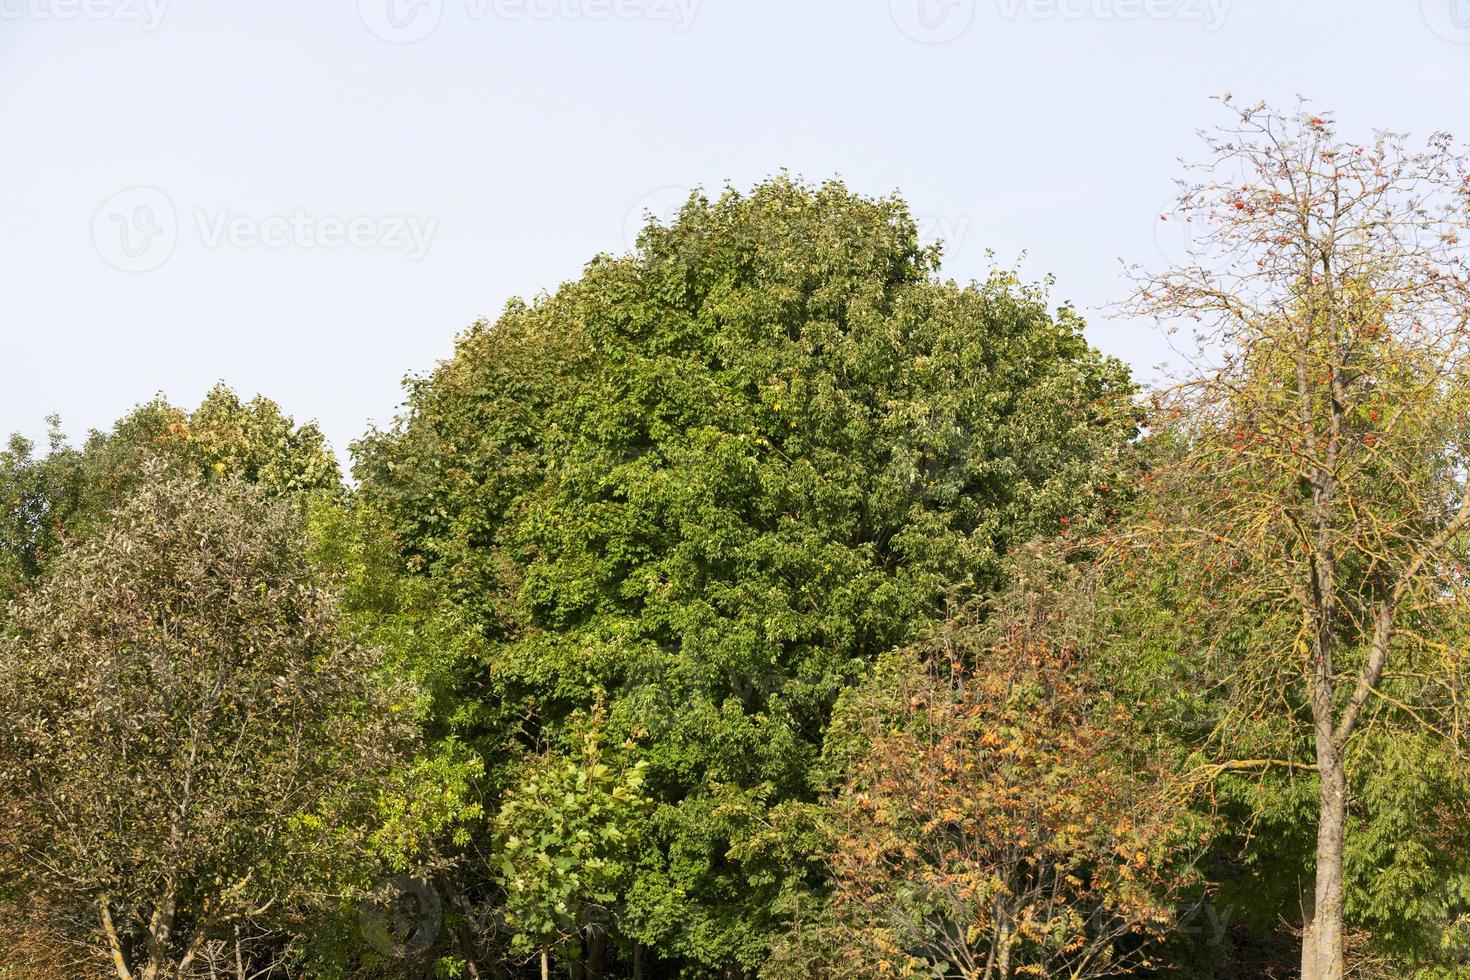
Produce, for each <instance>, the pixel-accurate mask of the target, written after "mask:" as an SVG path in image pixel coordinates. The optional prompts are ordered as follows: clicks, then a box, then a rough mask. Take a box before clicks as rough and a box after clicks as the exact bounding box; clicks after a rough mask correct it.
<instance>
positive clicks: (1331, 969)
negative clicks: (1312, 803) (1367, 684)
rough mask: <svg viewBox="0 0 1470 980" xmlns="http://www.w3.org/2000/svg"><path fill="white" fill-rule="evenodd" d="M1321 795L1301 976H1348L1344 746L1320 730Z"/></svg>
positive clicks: (1334, 979) (1325, 979)
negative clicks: (1344, 930) (1344, 923)
mask: <svg viewBox="0 0 1470 980" xmlns="http://www.w3.org/2000/svg"><path fill="white" fill-rule="evenodd" d="M1317 765H1318V768H1319V771H1320V781H1321V799H1320V802H1319V811H1320V812H1319V815H1318V818H1317V882H1316V888H1315V890H1314V892H1313V900H1312V916H1311V919H1310V921H1309V922H1307V923H1306V934H1305V936H1304V937H1303V940H1302V980H1343V972H1344V961H1343V949H1342V913H1343V878H1342V846H1343V837H1344V835H1345V832H1346V828H1347V777H1346V773H1345V771H1344V768H1343V760H1342V752H1341V750H1340V749H1338V747H1337V745H1336V744H1335V743H1334V741H1333V740H1332V738H1331V737H1330V736H1329V737H1327V738H1326V739H1324V738H1322V736H1321V735H1320V734H1319V735H1318V740H1317Z"/></svg>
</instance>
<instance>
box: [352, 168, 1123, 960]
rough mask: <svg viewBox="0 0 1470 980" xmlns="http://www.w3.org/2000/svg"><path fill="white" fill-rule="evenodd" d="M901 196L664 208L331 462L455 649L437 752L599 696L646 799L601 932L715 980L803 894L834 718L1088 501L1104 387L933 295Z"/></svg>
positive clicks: (976, 293)
mask: <svg viewBox="0 0 1470 980" xmlns="http://www.w3.org/2000/svg"><path fill="white" fill-rule="evenodd" d="M938 262H939V251H938V249H937V248H934V247H926V246H924V245H922V244H921V243H920V241H919V238H918V235H917V232H916V227H915V223H914V221H913V219H912V217H911V216H910V214H909V212H908V210H907V208H906V206H905V205H904V204H903V203H902V202H901V201H900V200H898V199H894V198H884V199H872V198H866V197H862V196H859V195H855V194H853V193H851V192H850V191H848V190H847V189H846V188H845V187H843V186H842V185H841V184H839V183H829V184H826V185H823V186H821V187H812V186H809V185H806V184H803V183H801V182H798V181H795V180H792V179H788V178H785V177H782V178H777V179H774V180H771V181H769V182H767V183H764V184H762V185H760V186H758V187H756V188H754V190H752V191H751V192H750V193H748V194H745V193H738V192H736V191H733V190H729V191H726V192H725V193H724V194H723V195H721V196H720V197H719V198H718V199H715V200H712V199H709V198H707V197H705V196H702V195H695V196H693V197H691V198H690V200H689V201H688V203H687V204H686V205H685V207H684V208H683V210H682V211H681V212H680V214H679V216H678V218H677V220H676V221H674V222H673V223H672V224H671V225H670V226H667V227H665V226H662V225H659V224H657V223H651V224H650V225H649V226H648V227H647V228H646V229H645V231H644V233H643V235H642V237H641V239H640V241H639V245H638V248H637V250H636V251H635V253H634V254H631V255H628V256H623V257H616V258H615V257H610V256H600V257H598V258H596V259H594V260H593V261H592V262H591V263H590V264H589V265H588V266H587V268H586V269H585V271H584V273H583V275H582V277H581V278H580V279H578V280H577V281H575V282H572V283H568V284H566V285H564V286H563V287H562V288H561V289H559V290H558V291H557V292H556V293H555V294H554V295H551V296H545V297H542V298H540V299H539V300H537V301H536V302H535V303H532V304H527V303H513V304H512V305H511V306H510V307H509V308H508V309H507V310H506V312H505V314H504V315H503V316H502V317H501V318H500V319H499V320H498V321H497V322H494V323H488V322H482V323H479V324H476V325H475V326H473V327H472V328H471V329H470V330H469V331H468V332H466V333H465V334H464V335H463V336H462V337H461V338H460V340H459V343H458V345H457V348H456V350H455V354H454V357H453V358H452V359H451V360H449V361H447V362H445V363H443V364H442V365H440V366H439V367H438V368H437V369H436V370H434V371H433V372H432V373H430V374H429V375H427V376H425V377H422V378H418V379H416V380H413V381H412V382H411V383H410V386H409V398H408V410H407V413H406V415H405V416H404V417H403V419H402V420H401V421H400V422H399V424H397V425H396V426H395V427H393V428H392V429H391V430H390V431H387V432H381V433H374V434H372V435H370V436H369V437H368V438H366V439H365V440H364V441H363V442H362V443H361V444H360V445H359V446H358V447H357V448H358V466H357V474H358V476H359V478H360V480H361V486H362V499H363V505H364V506H368V507H371V508H372V509H373V510H374V512H376V513H379V514H382V515H383V516H384V517H385V519H386V520H387V521H388V526H389V527H390V528H391V530H392V532H393V534H394V535H395V536H396V542H397V546H398V548H399V549H400V554H401V562H402V569H403V571H404V572H405V573H407V574H410V575H413V576H419V577H424V578H427V579H430V580H432V581H433V582H434V583H435V587H436V589H438V590H440V594H442V595H444V596H446V597H447V598H448V599H449V600H450V601H452V602H453V603H454V605H455V606H456V608H457V609H459V610H460V611H461V614H462V615H463V618H464V622H465V624H466V626H467V627H468V628H469V629H470V630H471V631H472V632H473V637H474V642H473V643H472V644H467V645H465V646H464V648H463V649H462V650H461V651H460V653H459V659H458V669H457V670H456V671H454V672H453V674H454V676H455V677H456V679H457V683H458V685H459V686H458V695H457V698H456V699H455V700H456V701H457V702H458V704H457V706H456V709H455V714H454V719H453V725H454V728H455V730H456V731H458V732H459V733H461V734H463V735H465V736H466V737H469V738H471V739H473V740H475V744H476V745H477V747H478V748H479V749H480V751H481V752H482V753H484V755H485V757H486V759H487V762H488V763H489V764H490V783H489V785H490V787H491V788H492V790H493V789H495V788H496V787H498V786H500V785H501V784H502V783H503V781H504V779H503V776H502V775H497V773H498V772H499V770H500V769H502V768H503V765H504V760H506V759H509V758H512V757H514V756H515V755H516V754H517V753H518V751H519V749H520V748H523V747H526V746H534V745H543V744H545V745H555V744H557V741H558V739H561V738H564V737H566V735H567V731H568V726H567V725H566V721H567V719H568V718H569V717H571V715H572V713H573V712H575V711H577V710H579V709H582V708H586V707H587V706H589V705H592V704H594V703H596V702H597V701H598V700H599V699H602V698H606V699H607V703H608V721H607V724H608V726H609V728H610V729H612V732H611V735H612V737H614V738H617V739H618V740H619V741H621V740H622V739H623V738H626V737H629V736H631V737H633V738H634V739H635V740H636V741H637V742H638V744H639V745H640V746H641V749H640V751H641V753H642V758H643V759H644V760H645V761H646V762H647V763H648V777H647V791H648V792H649V793H650V794H651V795H652V796H653V797H654V798H655V799H656V800H657V801H658V803H659V806H658V808H657V810H656V812H655V814H654V817H653V819H652V821H651V826H650V828H649V829H650V832H649V834H648V835H646V839H647V841H648V842H649V843H648V847H649V852H648V854H647V855H646V859H645V860H644V861H642V862H641V863H640V871H639V875H638V876H636V879H635V880H634V882H633V883H632V885H631V886H629V888H628V893H627V894H626V895H625V896H624V897H623V902H624V905H625V907H626V914H625V916H624V917H623V926H624V928H625V929H627V930H629V932H630V934H631V935H632V936H633V937H634V938H636V939H638V940H640V941H642V942H644V943H647V944H650V945H652V946H653V947H655V948H656V949H657V950H658V951H659V952H660V953H661V954H662V955H663V956H664V957H665V958H666V959H669V960H672V961H673V962H674V963H676V964H678V965H680V966H681V968H682V969H684V970H685V972H686V974H687V975H691V976H693V975H703V974H715V973H719V974H721V975H727V976H735V975H740V974H741V972H742V971H747V970H749V969H750V968H752V967H754V966H755V965H756V964H758V963H759V962H761V961H762V959H763V958H764V957H765V956H766V952H767V950H768V948H769V945H770V941H771V936H772V933H773V931H774V930H775V929H776V928H778V927H779V925H780V923H781V921H782V919H783V918H784V917H785V916H786V915H787V913H788V912H789V911H790V909H791V908H792V903H793V902H794V901H796V900H798V899H800V898H801V896H802V895H804V894H805V893H806V891H807V890H808V888H809V887H810V885H811V884H812V883H813V882H814V881H816V880H817V876H818V874H819V872H818V870H817V865H816V863H808V862H806V861H804V860H802V859H801V854H802V851H803V847H802V844H801V835H802V832H801V828H800V826H799V824H800V821H790V822H787V821H785V820H784V819H777V818H778V817H780V816H781V815H783V814H789V813H790V812H791V811H790V808H789V807H787V806H786V804H788V803H791V802H793V801H801V800H808V799H812V798H814V793H815V787H814V786H813V779H812V773H813V770H814V766H815V765H816V763H817V761H818V759H819V757H820V754H821V751H822V742H823V735H824V731H825V729H826V726H827V722H828V717H829V714H830V709H831V705H832V704H833V702H834V701H835V699H836V697H837V696H838V694H839V692H840V691H841V690H842V689H843V688H844V687H846V686H848V685H850V684H852V683H853V682H855V681H857V680H859V679H860V678H862V677H863V676H864V675H865V674H866V672H867V671H868V669H869V668H870V666H871V665H872V664H873V663H874V662H875V660H876V659H877V657H878V656H879V655H880V654H881V653H883V652H884V651H887V650H889V649H891V648H893V647H894V646H895V645H897V644H900V643H902V642H904V641H906V640H908V639H910V638H912V637H913V636H914V635H915V634H916V632H917V631H919V630H921V629H922V628H923V627H924V626H925V625H926V624H927V623H929V622H930V621H932V619H933V618H934V617H936V616H938V615H940V614H942V613H943V611H944V610H945V608H946V603H947V602H949V601H951V600H954V599H958V598H963V597H964V596H966V595H970V594H974V593H976V592H980V591H984V590H986V589H988V588H990V587H992V586H994V585H995V584H996V583H997V582H998V581H999V580H1000V578H1001V572H1000V567H1001V558H1002V556H1003V555H1004V553H1005V552H1006V550H1007V549H1008V548H1009V547H1010V546H1011V545H1012V544H1013V543H1015V542H1017V541H1021V540H1024V539H1027V538H1029V537H1032V536H1034V535H1038V534H1046V535H1056V534H1058V533H1068V531H1069V525H1068V522H1069V521H1071V520H1074V515H1077V514H1079V513H1081V512H1085V511H1090V510H1094V509H1096V506H1097V505H1098V503H1099V502H1100V501H1105V500H1106V497H1107V495H1108V494H1109V493H1110V492H1111V487H1110V486H1109V482H1110V479H1111V477H1110V474H1111V473H1112V472H1113V466H1114V464H1115V462H1116V459H1117V457H1118V455H1119V454H1121V453H1123V452H1125V451H1126V444H1127V439H1128V437H1129V435H1130V434H1131V431H1132V423H1131V420H1130V418H1129V413H1128V411H1127V409H1126V405H1127V401H1128V399H1127V396H1128V394H1129V392H1130V388H1129V381H1128V378H1127V374H1126V372H1125V370H1124V369H1123V368H1122V366H1121V365H1120V364H1118V363H1117V362H1115V361H1111V360H1108V359H1106V358H1103V357H1101V356H1100V355H1098V354H1097V353H1096V352H1095V351H1094V350H1093V349H1092V348H1090V347H1089V346H1088V344H1087V343H1086V341H1085V340H1084V339H1083V337H1082V333H1081V327H1082V324H1081V322H1080V321H1079V319H1078V318H1077V316H1076V315H1075V314H1074V313H1073V312H1072V311H1071V310H1070V309H1068V308H1065V307H1063V308H1062V309H1060V310H1059V311H1057V312H1055V313H1053V312H1052V311H1051V310H1050V309H1049V307H1048V303H1047V297H1046V295H1045V293H1044V291H1043V290H1041V289H1038V288H1029V287H1026V286H1023V285H1022V284H1020V283H1019V282H1018V281H1017V280H1016V279H1015V278H1014V277H1013V276H1011V275H1008V274H1003V273H997V274H996V275H994V276H993V277H992V278H990V279H989V280H988V281H986V282H984V283H980V284H971V285H968V286H961V285H957V284H955V283H953V282H945V281H941V280H940V279H939V278H938V275H937V270H938Z"/></svg>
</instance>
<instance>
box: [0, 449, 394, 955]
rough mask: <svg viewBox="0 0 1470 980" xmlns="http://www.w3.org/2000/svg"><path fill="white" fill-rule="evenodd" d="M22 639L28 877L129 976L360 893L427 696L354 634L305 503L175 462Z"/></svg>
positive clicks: (14, 741) (23, 628)
mask: <svg viewBox="0 0 1470 980" xmlns="http://www.w3.org/2000/svg"><path fill="white" fill-rule="evenodd" d="M12 620H13V621H12V623H11V625H10V628H9V629H8V630H7V631H6V632H5V634H4V635H3V636H0V699H3V701H4V703H5V705H6V711H5V712H4V713H3V715H0V798H3V799H6V800H8V801H13V805H14V806H15V807H17V809H18V810H19V815H20V823H19V837H20V839H19V840H18V841H17V842H16V843H17V850H16V852H15V853H14V855H11V856H7V857H6V858H5V863H4V865H3V868H0V870H3V871H4V873H5V876H6V878H8V879H11V880H12V883H14V881H15V879H19V882H20V883H21V885H22V887H24V888H25V890H27V891H30V892H32V893H34V894H37V895H43V896H45V899H46V901H47V903H48V904H49V905H52V906H55V907H57V908H59V909H64V910H65V911H66V912H68V913H70V914H71V916H72V917H73V919H74V921H76V922H79V923H86V924H87V926H86V928H85V929H84V933H85V934H87V935H89V936H90V937H91V938H92V940H93V941H94V949H96V950H97V951H98V952H99V953H100V954H101V955H103V956H104V958H105V961H109V962H110V963H111V965H112V969H113V971H114V972H115V973H116V975H117V976H118V977H119V980H154V978H161V977H174V978H177V977H180V976H185V975H188V972H189V969H190V967H191V965H192V964H194V963H195V962H196V960H197V958H198V957H199V955H200V954H201V951H203V950H205V948H206V946H207V944H208V943H209V942H211V941H212V940H216V939H219V938H221V936H222V935H231V934H232V931H233V929H234V927H235V926H237V925H241V924H249V923H261V922H266V923H269V922H271V921H272V919H273V917H274V916H276V915H280V914H283V913H284V912H286V911H287V910H291V909H296V908H300V907H305V906H310V905H314V904H321V903H322V902H325V901H331V900H332V899H333V897H334V896H346V895H351V894H353V892H354V890H355V889H357V888H358V887H360V886H361V885H362V883H363V881H362V876H363V875H364V874H365V873H366V872H367V871H368V870H369V869H370V868H371V867H372V864H371V862H370V858H371V856H372V855H373V851H374V850H375V848H376V846H377V844H378V842H377V841H376V840H375V837H374V835H375V833H376V832H377V829H378V827H379V820H378V815H379V812H380V810H382V809H383V807H384V806H386V805H390V804H391V803H392V800H391V799H390V798H391V797H392V796H394V795H395V794H398V793H402V792H404V791H405V790H407V791H408V792H413V787H405V786H403V785H402V783H401V781H400V779H399V772H400V766H401V765H402V764H403V762H404V760H405V758H406V753H408V752H409V751H411V749H412V747H413V743H414V738H415V728H414V725H413V723H412V721H411V720H410V718H409V713H408V712H405V711H403V708H404V707H405V705H406V704H408V703H410V701H411V699H412V697H413V694H412V692H411V691H409V690H406V689H404V688H402V687H401V686H400V685H397V684H395V683H393V682H390V681H387V680H385V679H384V678H383V677H382V676H381V674H380V671H379V661H378V655H377V654H376V652H375V651H373V650H371V649H368V648H364V647H362V646H359V645H358V644H356V643H354V642H353V641H352V640H351V639H350V638H349V637H348V636H347V635H346V634H345V633H344V632H343V631H342V629H341V628H340V623H339V616H338V613H337V609H336V602H335V598H334V596H333V594H332V592H331V591H330V590H329V589H328V588H326V587H324V586H323V585H322V584H321V583H320V582H319V581H318V579H317V577H316V574H315V572H314V570H313V569H312V567H311V565H310V564H309V563H308V561H307V559H306V556H305V539H304V533H303V529H302V525H301V520H300V517H299V514H298V513H297V509H296V508H294V507H293V506H292V505H291V504H289V503H287V502H285V501H273V500H272V499H270V498H269V496H268V495H267V494H266V492H265V491H264V490H262V489H261V488H259V487H253V486H250V485H247V484H244V483H241V482H239V481H236V480H213V481H210V482H208V483H203V482H200V481H199V480H198V479H197V478H194V479H191V478H175V477H167V476H166V475H164V474H163V473H161V472H159V471H157V470H154V471H152V472H145V474H144V476H143V482H142V483H141V484H140V486H139V487H138V488H137V489H136V490H135V491H134V493H133V494H132V495H131V496H130V497H129V498H128V500H127V501H126V503H125V504H124V505H123V506H122V508H121V509H120V510H118V511H116V512H115V513H114V514H113V515H112V517H111V519H110V520H109V521H108V523H107V525H106V527H105V528H104V529H103V530H102V531H101V532H100V533H99V534H98V535H97V536H96V537H94V538H93V539H92V540H91V541H89V542H88V543H86V544H84V545H80V544H74V545H71V546H68V547H67V548H65V549H64V550H63V551H62V552H61V553H60V554H59V555H58V556H57V557H56V558H55V559H54V560H53V563H52V567H51V569H50V570H49V572H48V573H47V575H45V576H44V577H43V579H42V580H41V582H40V584H38V585H37V586H36V587H35V588H34V589H32V590H30V591H29V592H28V593H27V594H26V595H25V597H24V598H23V599H22V600H21V601H20V602H19V603H17V605H16V607H15V608H14V610H13V615H12Z"/></svg>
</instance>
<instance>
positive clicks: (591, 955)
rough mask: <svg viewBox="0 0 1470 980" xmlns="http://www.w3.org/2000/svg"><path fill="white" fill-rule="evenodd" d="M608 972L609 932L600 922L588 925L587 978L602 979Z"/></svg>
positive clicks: (592, 979) (587, 979) (590, 979)
mask: <svg viewBox="0 0 1470 980" xmlns="http://www.w3.org/2000/svg"><path fill="white" fill-rule="evenodd" d="M606 972H607V932H606V931H605V930H604V929H603V928H602V926H601V925H600V924H599V923H596V922H594V923H592V924H591V925H589V926H588V927H587V969H586V970H585V972H584V975H585V977H586V980H602V977H603V974H604V973H606Z"/></svg>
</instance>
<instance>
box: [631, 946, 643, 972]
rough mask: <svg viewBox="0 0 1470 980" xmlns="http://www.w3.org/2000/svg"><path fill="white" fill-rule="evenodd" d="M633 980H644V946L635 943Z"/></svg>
mask: <svg viewBox="0 0 1470 980" xmlns="http://www.w3.org/2000/svg"><path fill="white" fill-rule="evenodd" d="M633 980H643V944H642V943H640V942H638V941H637V940H634V941H633Z"/></svg>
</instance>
